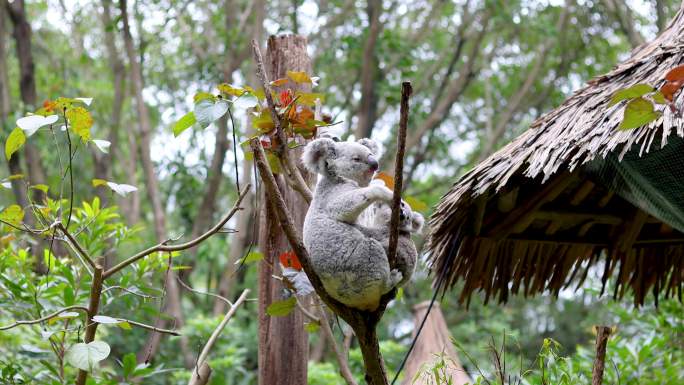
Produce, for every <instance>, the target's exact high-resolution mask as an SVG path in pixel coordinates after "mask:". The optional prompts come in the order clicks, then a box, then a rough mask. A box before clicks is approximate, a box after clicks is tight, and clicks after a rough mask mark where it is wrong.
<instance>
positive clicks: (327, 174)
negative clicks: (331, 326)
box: [302, 138, 402, 310]
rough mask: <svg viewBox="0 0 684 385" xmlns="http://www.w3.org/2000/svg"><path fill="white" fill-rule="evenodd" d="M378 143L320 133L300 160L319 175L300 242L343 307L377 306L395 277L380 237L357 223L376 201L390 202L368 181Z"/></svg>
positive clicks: (386, 192) (385, 191)
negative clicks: (377, 237)
mask: <svg viewBox="0 0 684 385" xmlns="http://www.w3.org/2000/svg"><path fill="white" fill-rule="evenodd" d="M377 148H378V147H377V145H376V144H375V142H373V141H371V140H370V139H363V140H361V141H359V142H358V143H356V142H335V141H333V140H331V139H326V138H321V139H316V140H314V141H312V142H310V143H309V144H308V145H307V146H306V148H305V149H304V153H303V154H302V161H303V163H304V165H305V166H306V167H307V168H308V169H309V170H311V171H312V172H316V173H318V174H319V175H320V177H319V180H318V184H317V185H316V190H315V191H314V197H313V201H312V202H311V206H310V207H309V211H308V212H307V213H306V218H305V220H304V245H305V246H306V248H307V250H308V251H309V256H310V258H311V264H312V265H313V268H314V270H315V271H316V274H318V276H319V277H320V278H321V281H322V283H323V286H324V287H325V290H326V291H327V292H328V294H330V296H332V297H333V298H335V299H336V300H338V301H340V302H342V303H343V304H345V305H347V306H351V307H354V308H357V309H362V310H374V309H376V308H377V306H378V304H379V301H380V297H381V296H382V295H383V294H385V293H387V292H389V291H390V290H392V288H394V287H395V286H396V285H397V284H398V283H399V282H400V281H402V274H401V272H400V271H399V270H397V269H393V270H392V271H390V267H389V263H388V261H387V253H386V251H385V249H384V247H383V245H382V244H381V242H380V241H379V240H378V239H376V238H374V237H373V236H371V235H369V233H371V232H372V230H371V229H367V228H365V227H364V226H361V225H359V224H357V219H358V217H359V215H360V214H361V213H362V212H363V211H364V210H365V209H366V208H367V207H368V206H369V205H371V204H373V203H375V202H390V201H391V200H392V191H390V190H389V189H388V188H387V187H385V186H380V185H372V186H368V184H369V183H370V181H371V179H372V177H373V174H374V173H375V171H377V168H378V162H377V160H376V154H374V153H373V151H377Z"/></svg>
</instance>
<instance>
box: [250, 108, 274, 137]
mask: <svg viewBox="0 0 684 385" xmlns="http://www.w3.org/2000/svg"><path fill="white" fill-rule="evenodd" d="M252 126H253V127H254V128H255V129H256V130H257V131H258V132H259V133H261V134H265V133H268V132H271V131H272V130H273V129H274V128H275V124H274V123H273V119H271V113H270V112H269V111H268V110H266V109H264V110H263V111H261V113H259V115H257V116H255V117H253V118H252Z"/></svg>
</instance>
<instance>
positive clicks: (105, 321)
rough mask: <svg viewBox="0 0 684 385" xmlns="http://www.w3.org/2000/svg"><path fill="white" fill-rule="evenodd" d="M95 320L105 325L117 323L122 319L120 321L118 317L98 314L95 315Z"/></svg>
mask: <svg viewBox="0 0 684 385" xmlns="http://www.w3.org/2000/svg"><path fill="white" fill-rule="evenodd" d="M93 321H94V322H97V323H99V324H105V325H116V324H118V323H120V322H122V321H119V320H118V319H116V318H112V317H109V316H106V315H96V316H94V317H93Z"/></svg>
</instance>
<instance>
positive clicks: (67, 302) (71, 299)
mask: <svg viewBox="0 0 684 385" xmlns="http://www.w3.org/2000/svg"><path fill="white" fill-rule="evenodd" d="M62 296H63V297H64V306H72V305H73V304H74V303H76V298H75V296H74V289H72V288H71V287H70V286H67V287H65V288H64V291H63V293H62Z"/></svg>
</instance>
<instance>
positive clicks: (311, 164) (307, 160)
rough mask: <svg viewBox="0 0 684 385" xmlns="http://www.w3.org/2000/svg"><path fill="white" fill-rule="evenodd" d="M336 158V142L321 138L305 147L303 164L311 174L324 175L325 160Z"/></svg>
mask: <svg viewBox="0 0 684 385" xmlns="http://www.w3.org/2000/svg"><path fill="white" fill-rule="evenodd" d="M334 156H335V142H334V141H333V140H332V139H328V138H320V139H316V140H313V141H311V142H309V144H307V145H306V147H304V153H303V154H302V163H303V164H304V166H305V167H306V168H307V169H309V171H311V172H315V173H319V174H324V173H325V169H326V167H325V160H326V159H328V158H330V157H334Z"/></svg>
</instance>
